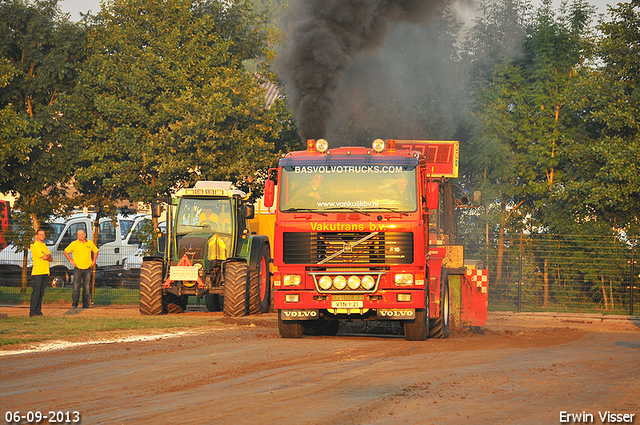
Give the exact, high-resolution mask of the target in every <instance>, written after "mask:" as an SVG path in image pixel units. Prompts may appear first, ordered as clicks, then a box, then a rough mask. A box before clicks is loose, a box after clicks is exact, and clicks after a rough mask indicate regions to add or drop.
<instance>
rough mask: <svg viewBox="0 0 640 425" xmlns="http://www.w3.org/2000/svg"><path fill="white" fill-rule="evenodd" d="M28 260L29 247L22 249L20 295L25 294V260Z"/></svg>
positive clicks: (26, 277)
mask: <svg viewBox="0 0 640 425" xmlns="http://www.w3.org/2000/svg"><path fill="white" fill-rule="evenodd" d="M28 258H29V247H28V246H25V247H24V252H23V256H22V285H21V287H20V293H21V294H26V293H27V279H28V276H27V260H28Z"/></svg>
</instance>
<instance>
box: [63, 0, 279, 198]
mask: <svg viewBox="0 0 640 425" xmlns="http://www.w3.org/2000/svg"><path fill="white" fill-rule="evenodd" d="M93 24H94V26H93V28H92V30H91V32H90V34H89V42H88V48H89V51H90V57H89V58H88V60H87V62H86V64H85V66H84V68H83V72H82V74H81V76H80V79H79V84H78V87H77V90H76V91H75V92H74V94H73V95H72V96H70V97H69V98H68V99H67V101H68V103H67V105H68V110H69V111H70V114H69V116H68V118H69V119H70V121H71V123H72V124H71V125H72V127H73V135H74V143H75V146H76V150H77V153H78V161H77V162H76V186H77V188H78V189H79V190H80V191H81V192H82V193H83V194H84V195H85V199H86V202H87V203H91V204H93V205H96V206H102V207H103V208H105V209H112V208H113V205H114V202H115V201H116V200H117V199H119V198H125V199H131V200H133V201H145V202H149V201H150V200H151V199H152V198H154V197H156V196H158V195H161V194H166V193H169V192H170V191H172V190H175V189H177V188H179V187H183V186H186V185H190V184H192V183H193V182H194V181H196V180H231V181H234V182H237V181H240V182H245V183H246V182H247V181H249V180H251V179H249V178H248V177H249V176H252V175H253V174H254V173H255V172H256V170H258V169H261V168H268V167H269V166H272V165H273V164H274V162H275V160H276V157H277V156H276V153H275V152H274V145H273V139H277V138H278V135H279V132H280V131H281V127H282V122H281V121H280V120H278V119H277V118H278V114H277V113H276V111H275V110H270V109H267V108H266V107H265V103H264V91H263V90H262V89H261V88H260V86H259V83H260V81H259V78H257V77H256V75H255V74H253V73H250V72H248V71H247V70H245V69H244V68H243V65H242V62H243V61H245V60H248V59H254V58H257V57H260V56H264V55H265V52H266V50H267V48H266V41H267V39H266V36H267V35H266V33H265V32H264V31H263V23H262V21H261V20H260V18H259V17H258V16H256V15H255V14H254V13H253V12H252V11H251V9H249V7H248V6H247V5H246V4H244V3H227V2H217V1H208V0H205V1H190V0H163V1H155V0H153V1H152V0H144V1H138V0H113V1H109V2H106V3H104V4H103V8H102V10H101V12H100V13H99V14H98V15H97V16H96V17H95V19H94V22H93Z"/></svg>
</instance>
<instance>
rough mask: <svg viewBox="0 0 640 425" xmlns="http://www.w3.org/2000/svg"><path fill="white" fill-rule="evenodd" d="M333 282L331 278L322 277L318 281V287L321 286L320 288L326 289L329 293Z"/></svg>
mask: <svg viewBox="0 0 640 425" xmlns="http://www.w3.org/2000/svg"><path fill="white" fill-rule="evenodd" d="M332 283H333V282H332V281H331V278H330V277H329V276H322V277H321V278H320V280H319V281H318V285H320V287H321V288H322V289H324V290H325V291H327V290H328V289H329V288H331V284H332Z"/></svg>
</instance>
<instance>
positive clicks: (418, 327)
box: [404, 291, 429, 341]
mask: <svg viewBox="0 0 640 425" xmlns="http://www.w3.org/2000/svg"><path fill="white" fill-rule="evenodd" d="M426 292H427V291H425V299H424V305H425V308H418V309H416V318H415V319H414V320H411V321H407V322H405V323H404V337H405V339H406V340H407V341H424V340H426V339H427V338H428V337H429V297H428V295H427V293H426Z"/></svg>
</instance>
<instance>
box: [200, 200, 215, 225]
mask: <svg viewBox="0 0 640 425" xmlns="http://www.w3.org/2000/svg"><path fill="white" fill-rule="evenodd" d="M198 226H203V227H211V228H213V230H217V229H218V214H216V213H215V212H213V207H212V206H211V205H205V207H204V211H203V212H201V213H200V218H199V219H198Z"/></svg>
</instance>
